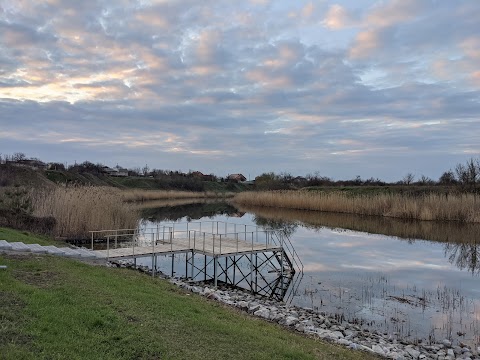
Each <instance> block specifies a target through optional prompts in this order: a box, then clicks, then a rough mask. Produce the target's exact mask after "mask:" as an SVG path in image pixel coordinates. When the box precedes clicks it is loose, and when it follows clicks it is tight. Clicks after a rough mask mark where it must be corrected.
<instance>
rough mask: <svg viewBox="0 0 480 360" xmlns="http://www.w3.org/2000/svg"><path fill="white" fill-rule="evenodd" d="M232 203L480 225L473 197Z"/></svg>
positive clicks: (331, 196)
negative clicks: (476, 223) (475, 223)
mask: <svg viewBox="0 0 480 360" xmlns="http://www.w3.org/2000/svg"><path fill="white" fill-rule="evenodd" d="M234 202H235V203H237V204H240V205H246V206H268V207H277V208H289V209H299V210H314V211H325V212H336V213H347V214H359V215H376V216H386V217H393V218H400V219H417V220H437V221H461V222H480V199H477V196H476V195H473V194H458V195H448V196H445V195H439V194H427V195H424V196H417V197H413V196H406V195H401V194H377V195H357V196H352V195H348V194H344V193H339V192H330V193H320V192H308V191H265V192H244V193H240V194H238V195H236V196H235V198H234Z"/></svg>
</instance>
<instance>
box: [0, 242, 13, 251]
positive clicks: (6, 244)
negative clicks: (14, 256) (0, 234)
mask: <svg viewBox="0 0 480 360" xmlns="http://www.w3.org/2000/svg"><path fill="white" fill-rule="evenodd" d="M0 249H4V250H11V249H12V245H11V244H10V243H9V242H8V241H7V240H0Z"/></svg>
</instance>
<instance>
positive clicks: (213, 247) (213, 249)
mask: <svg viewBox="0 0 480 360" xmlns="http://www.w3.org/2000/svg"><path fill="white" fill-rule="evenodd" d="M212 236H213V245H212V251H213V255H214V256H215V234H213V235H212Z"/></svg>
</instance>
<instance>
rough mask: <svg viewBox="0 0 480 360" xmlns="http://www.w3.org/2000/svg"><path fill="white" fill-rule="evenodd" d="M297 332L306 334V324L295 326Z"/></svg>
mask: <svg viewBox="0 0 480 360" xmlns="http://www.w3.org/2000/svg"><path fill="white" fill-rule="evenodd" d="M295 330H297V331H300V332H304V331H305V324H303V323H298V324H297V325H295Z"/></svg>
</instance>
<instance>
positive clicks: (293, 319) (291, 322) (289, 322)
mask: <svg viewBox="0 0 480 360" xmlns="http://www.w3.org/2000/svg"><path fill="white" fill-rule="evenodd" d="M296 323H298V318H296V317H295V316H287V317H286V318H285V325H287V326H292V325H295V324H296Z"/></svg>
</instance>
